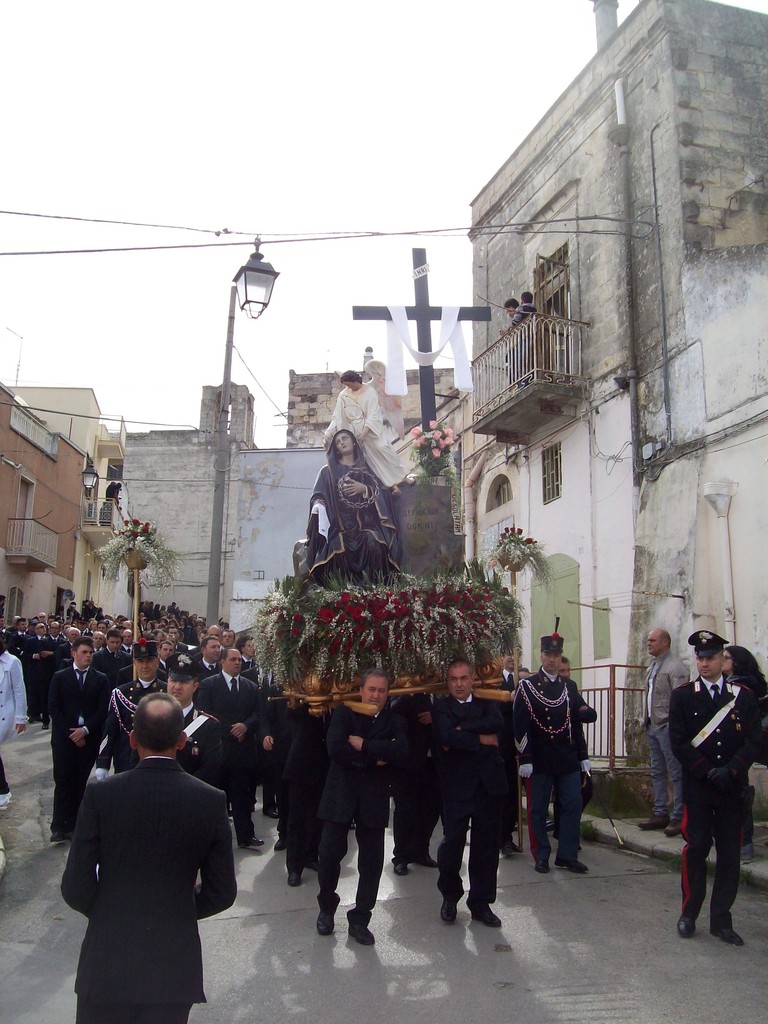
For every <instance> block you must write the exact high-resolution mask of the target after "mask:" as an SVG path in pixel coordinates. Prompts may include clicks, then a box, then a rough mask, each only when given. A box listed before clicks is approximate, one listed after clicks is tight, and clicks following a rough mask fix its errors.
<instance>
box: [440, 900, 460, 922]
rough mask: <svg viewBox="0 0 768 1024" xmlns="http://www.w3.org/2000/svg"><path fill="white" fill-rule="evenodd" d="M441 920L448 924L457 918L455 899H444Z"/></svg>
mask: <svg viewBox="0 0 768 1024" xmlns="http://www.w3.org/2000/svg"><path fill="white" fill-rule="evenodd" d="M440 920H441V921H445V923H446V924H453V922H454V921H455V920H456V904H455V902H454V901H453V900H449V899H444V900H443V905H442V907H440Z"/></svg>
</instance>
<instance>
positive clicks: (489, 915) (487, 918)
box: [472, 905, 501, 928]
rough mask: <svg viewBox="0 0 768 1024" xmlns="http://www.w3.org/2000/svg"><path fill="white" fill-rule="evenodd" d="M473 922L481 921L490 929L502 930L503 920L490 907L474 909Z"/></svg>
mask: <svg viewBox="0 0 768 1024" xmlns="http://www.w3.org/2000/svg"><path fill="white" fill-rule="evenodd" d="M472 920H473V921H480V922H482V924H485V925H488V927H489V928H501V918H499V917H497V916H496V915H495V914H494V912H493V911H492V910H491V908H490V907H489V906H487V905H486V906H484V907H483V906H480V907H472Z"/></svg>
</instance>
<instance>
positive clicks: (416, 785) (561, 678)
mask: <svg viewBox="0 0 768 1024" xmlns="http://www.w3.org/2000/svg"><path fill="white" fill-rule="evenodd" d="M43 618H44V617H42V616H40V617H38V619H37V621H34V622H32V623H26V622H23V621H22V622H17V623H15V624H14V626H15V629H14V630H13V631H11V630H9V631H7V632H5V633H4V634H2V635H0V639H2V640H3V643H4V646H7V647H8V650H9V651H11V650H12V646H11V645H12V644H13V645H14V648H15V650H17V651H19V654H20V658H21V664H22V665H23V667H24V679H25V685H26V688H27V695H28V700H29V720H30V722H38V721H39V722H40V723H41V725H42V728H43V729H47V728H50V730H51V750H52V760H53V778H54V784H55V789H54V804H53V817H52V821H51V842H53V843H62V842H65V841H68V840H70V841H73V847H72V850H71V852H70V865H71V867H68V872H69V874H70V875H71V876H72V877H75V876H77V874H78V871H79V870H80V869H79V867H78V866H77V865H76V864H72V859H73V857H75V858H76V857H77V856H79V854H78V851H80V850H82V849H83V841H84V837H83V835H82V831H83V829H84V828H85V826H84V825H83V821H84V819H85V816H86V815H85V812H81V813H80V815H79V816H78V812H79V811H80V808H81V806H83V801H84V799H85V804H86V806H87V805H88V801H89V800H90V801H91V803H93V800H98V798H97V797H93V799H91V797H88V798H87V799H86V793H87V792H88V793H90V792H91V790H92V789H93V788H94V787H95V788H96V789H97V790H98V787H99V786H101V785H106V787H107V788H106V790H105V792H107V793H114V794H117V793H118V789H117V787H115V786H113V785H112V783H111V782H110V783H105V781H104V780H106V779H107V778H108V777H109V776H110V773H114V775H115V776H122V775H126V774H132V773H133V772H134V771H135V769H136V768H137V767H140V766H143V767H151V764H144V760H145V759H146V758H149V761H153V760H155V759H156V758H169V757H171V756H172V757H173V758H174V759H175V761H176V762H177V766H179V767H180V768H181V769H183V772H184V773H185V774H186V775H188V776H193V777H196V778H197V779H198V780H201V781H202V782H205V783H207V784H208V785H209V786H210V787H215V788H217V789H218V790H220V791H222V792H223V794H224V798H225V801H224V806H225V807H226V810H227V812H228V815H229V817H230V818H231V820H232V826H233V828H234V832H235V838H236V843H237V848H238V849H239V850H242V851H244V852H249V851H251V852H256V853H261V852H262V848H263V847H264V845H265V844H264V840H263V839H261V838H259V837H258V836H257V834H256V829H255V826H254V811H255V808H256V790H257V786H259V785H261V786H262V813H263V815H265V816H267V817H269V818H273V819H275V820H276V822H277V841H276V843H275V847H274V849H275V850H276V851H278V852H279V851H285V854H286V870H287V881H288V885H290V886H298V885H301V884H302V880H303V874H304V872H305V871H307V870H309V871H314V872H317V877H318V905H319V914H318V918H317V931H318V933H319V934H320V935H330V934H331V933H333V931H334V929H335V911H336V909H337V906H338V904H339V895H338V893H337V891H336V890H337V885H338V880H339V875H340V868H341V864H342V861H343V860H344V858H345V856H346V854H347V850H348V841H349V837H350V835H351V834H352V833H353V832H354V835H355V838H356V841H357V845H358V862H357V863H358V875H359V881H358V886H357V893H356V898H355V903H354V905H353V906H352V907H351V908H350V909H349V911H348V912H347V919H348V928H349V934H350V936H351V937H352V938H353V939H354V940H355V941H357V942H359V943H360V944H362V945H371V944H373V943H374V942H375V938H374V935H373V933H372V932H371V930H370V928H369V924H370V921H371V916H372V913H373V911H374V908H375V905H376V899H377V894H378V887H379V881H380V877H381V873H382V870H383V866H384V848H385V844H384V834H385V829H386V827H387V825H388V822H389V808H390V797H392V798H393V802H394V817H393V833H394V850H393V858H392V860H393V865H394V867H393V870H394V872H395V874H397V875H407V874H408V873H409V870H410V866H411V865H418V866H422V867H425V868H433V869H437V876H436V884H437V889H438V890H439V893H440V895H441V897H442V903H441V906H440V911H439V913H440V917H441V919H442V921H443V922H445V924H447V925H452V924H454V923H455V922H456V920H457V916H458V904H459V902H460V900H461V898H462V897H463V895H464V893H465V891H466V893H467V898H466V904H467V908H468V910H469V912H470V915H471V917H472V919H473V920H475V921H478V922H480V923H482V924H484V925H486V926H488V927H492V928H497V927H500V926H501V921H500V919H499V917H498V916H497V915H496V914H495V913H494V911H493V909H492V906H493V904H494V902H495V900H496V878H497V872H498V863H499V857H500V855H502V856H512V855H514V854H516V853H519V852H520V847H519V845H518V843H517V842H516V841H515V834H516V830H517V828H518V824H519V822H518V787H523V788H524V789H525V792H526V796H527V801H526V803H527V808H528V814H527V819H528V835H529V847H530V851H531V855H532V860H533V866H534V868H535V870H536V871H537V872H539V873H541V874H547V873H549V871H550V859H551V853H552V843H551V840H550V833H552V834H553V835H554V837H555V838H556V839H557V844H558V845H557V850H556V853H555V857H554V865H555V867H558V868H562V869H564V870H568V871H571V872H573V873H575V874H584V873H586V872H587V871H588V867H587V865H586V864H584V863H583V862H582V861H581V860H580V859H579V850H580V827H579V826H580V819H581V814H582V809H583V806H584V802H585V793H586V792H588V789H589V786H588V783H589V780H590V776H591V764H590V761H589V758H588V752H587V744H586V741H585V734H584V726H585V725H587V724H589V723H593V722H594V721H595V720H596V717H597V716H596V713H595V711H594V710H593V709H592V708H591V707H589V705H588V704H587V703H586V701H585V700H584V698H583V696H582V695H581V693H580V692H579V689H578V687H577V686H576V684H575V683H574V681H573V680H572V679H571V678H570V663H569V662H568V659H567V658H566V657H565V656H564V653H563V642H564V641H563V638H562V637H561V636H560V635H559V634H558V632H557V629H555V631H554V632H553V633H551V634H548V635H545V636H543V637H542V638H541V644H540V667H539V669H538V670H537V671H536V672H533V673H531V672H530V671H529V670H527V669H525V668H522V669H519V670H518V678H517V679H515V678H514V674H513V672H512V659H511V658H509V659H505V664H504V676H503V681H502V686H501V689H502V691H508V692H509V693H510V696H511V697H512V698H513V699H510V700H508V701H503V700H499V701H497V700H489V699H484V698H481V697H479V696H477V695H476V694H475V693H473V684H474V682H475V669H474V666H473V665H472V664H471V662H470V661H468V660H466V659H463V658H457V659H455V660H454V661H452V662H451V663H450V664H449V665H447V666H446V676H445V686H446V689H447V695H445V696H437V695H434V694H429V693H421V694H412V695H402V696H398V697H396V698H394V699H390V697H389V689H390V682H391V681H390V679H389V678H388V676H387V673H386V672H385V671H384V670H383V669H381V668H374V669H370V670H368V671H367V672H366V673H364V675H363V677H362V679H361V682H360V698H361V700H360V703H359V705H357V706H355V705H350V704H347V705H343V706H340V707H338V708H336V709H335V710H334V711H333V712H332V713H331V714H327V715H319V716H318V715H313V714H310V712H309V710H308V708H307V706H306V705H302V704H298V705H297V706H291V704H290V703H289V702H288V701H287V700H285V699H283V695H282V693H281V690H280V687H279V686H277V685H275V683H274V681H273V679H272V677H271V675H270V674H268V673H262V672H260V670H259V668H258V667H257V666H256V665H255V664H254V645H253V640H252V638H251V637H250V636H248V635H244V636H241V637H240V638H239V639H237V640H236V638H235V634H234V632H233V631H231V630H229V629H227V628H225V627H222V626H219V625H214V626H211V627H210V628H209V629H206V630H205V631H204V632H202V634H200V635H199V636H198V640H199V643H198V645H197V646H192V645H189V644H187V643H185V642H184V640H183V639H182V638H181V637H182V634H181V631H180V630H179V628H178V624H176V623H174V622H173V621H171V622H167V623H163V624H162V625H161V626H157V627H156V628H154V629H153V630H152V631H148V633H149V635H143V634H142V635H141V636H140V637H139V638H138V639H137V640H135V639H134V636H133V630H132V628H131V626H130V624H126V622H121V623H117V622H115V623H114V624H110V623H109V622H106V621H105V622H104V625H105V627H106V628H105V629H104V630H99V629H98V628H97V629H96V630H91V629H90V628H89V627H90V623H88V624H86V625H85V628H83V629H81V628H80V627H79V626H76V625H70V626H62V624H61V623H60V622H59V621H58V620H51V621H47V622H46V621H43ZM99 625H100V623H99V622H98V621H97V622H96V626H97V627H98V626H99ZM22 626H23V627H24V629H23V630H22ZM99 633H103V637H102V636H97V634H99ZM689 643H690V644H691V646H692V647H693V651H694V655H695V660H696V667H697V670H698V675H697V678H696V679H694V680H693V681H689V678H688V673H687V672H686V671H685V669H684V666H682V663H681V662H680V661H679V659H676V658H674V657H673V656H672V655H671V652H670V637H669V634H668V633H667V632H666V631H665V630H663V629H655V630H653V631H652V632H651V634H650V635H649V638H648V649H649V653H650V654H651V665H650V668H649V670H648V673H647V677H646V698H645V700H646V704H645V707H646V712H647V714H646V728H647V732H648V738H649V745H650V751H651V767H652V776H653V783H654V787H653V792H654V800H653V808H652V815H651V817H650V819H649V820H648V821H647V822H644V823H643V824H642V825H641V826H640V827H641V828H647V829H654V828H663V829H665V831H666V833H667V835H668V836H670V837H674V836H676V835H678V834H679V833H681V832H682V834H683V837H684V838H685V840H686V846H685V849H684V851H683V872H682V889H683V905H682V913H681V916H680V918H679V922H678V933H679V935H680V936H681V937H682V938H690V937H691V936H692V935H693V934H694V932H695V930H696V919H697V917H698V914H699V912H700V911H701V908H702V905H703V901H704V897H705V889H706V857H707V854H708V852H709V849H710V847H711V845H712V842H713V841H714V842H715V844H716V846H717V853H718V868H717V873H716V876H715V882H714V886H713V892H712V898H711V907H710V931H711V932H712V934H713V935H715V936H717V937H718V938H720V939H721V940H722V941H724V942H727V943H729V944H731V945H741V944H742V939H741V937H740V936H739V935H738V934H737V933H736V932H735V931H734V930H733V926H732V921H731V906H732V904H733V902H734V900H735V897H736V890H737V887H738V873H739V855H740V843H741V836H742V828H743V825H744V791H745V788H746V787H747V783H748V778H747V772H748V770H749V767H750V765H751V764H752V762H753V761H754V760H755V759H756V758H757V757H758V756H759V748H760V743H761V737H762V730H761V723H760V713H759V710H758V699H760V698H764V696H765V689H766V687H765V680H764V679H763V677H762V675H761V673H760V672H759V669H757V665H756V662H754V658H752V662H748V663H747V664H748V667H749V669H750V671H751V672H752V673H753V675H754V673H755V672H756V673H757V676H759V679H757V678H752V680H751V682H749V681H745V677H744V676H739V675H738V673H737V672H735V671H731V672H729V674H728V675H727V678H726V676H724V673H723V661H724V657H728V658H730V659H731V662H730V664H731V665H732V666H736V667H738V664H740V662H739V661H738V659H740V658H741V659H742V660H743V657H742V652H744V649H742V648H737V647H728V646H727V645H726V641H725V640H723V639H722V638H721V637H719V636H717V635H716V634H714V633H710V632H707V631H697V632H696V633H694V634H692V635H691V637H690V638H689ZM728 652H731V653H730V654H729V653H728ZM745 653H746V654H747V655H748V654H749V652H745ZM750 657H751V655H750ZM158 698H161V702H163V706H162V707H160V705H157V708H156V709H155V711H153V714H154V715H158V716H161V717H162V716H171V718H173V722H174V723H175V725H170V726H169V729H170V733H173V731H174V729H176V728H177V726H178V729H177V731H176V733H175V734H174V736H172V737H171V739H173V743H172V744H170V745H169V743H166V747H165V748H164V749H165V750H166V753H165V754H158V753H150V754H147V753H146V749H150V750H152V749H154V750H156V749H157V747H156V746H155V747H152V743H155V744H157V743H159V742H160V740H158V739H157V738H155V739H154V740H152V739H151V736H150V740H147V739H146V735H149V734H151V732H152V730H151V729H149V733H147V734H146V735H145V742H144V744H143V746H144V748H145V753H144V755H142V753H141V748H142V744H141V743H139V744H138V745H137V740H136V723H137V721H138V717H137V716H138V713H139V710H140V708H142V707H144V705H145V704H147V703H148V702H152V701H155V703H157V699H158ZM153 706H154V705H153ZM174 708H175V709H176V711H177V712H178V715H176V711H173V709H174ZM169 709H170V710H169ZM174 715H176V717H175V718H174V717H173V716H174ZM169 721H170V719H169ZM170 733H169V732H168V731H167V730H166V731H165V732H164V733H163V736H164V737H165V740H168V736H169V735H170ZM148 744H149V746H148ZM168 749H171V750H172V755H170V754H168V753H167V750H168ZM94 767H95V769H96V771H95V780H96V781H95V782H94V783H93V784H92V785H91V786H88V785H87V784H88V782H89V779H90V776H91V772H92V771H93V769H94ZM145 782H146V780H145ZM142 784H144V783H142ZM669 784H671V789H672V807H671V811H670V809H669V804H668V795H669V788H668V787H669ZM138 785H139V784H138V783H137V787H138ZM119 792H123V790H122V789H120V791H119ZM126 792H129V790H126ZM192 792H193V793H194V790H193V791H192ZM550 804H552V806H553V807H554V811H555V813H554V816H553V819H550V817H549V807H550ZM87 813H88V815H89V816H90V815H92V814H93V813H94V809H93V808H90V809H89V811H88V812H87ZM438 821H441V823H442V836H441V839H440V841H439V844H438V848H437V851H436V852H437V857H436V859H434V858H433V857H432V855H431V852H430V846H431V841H432V838H433V835H434V832H435V830H436V828H437V823H438ZM214 832H215V830H214ZM468 835H469V860H468V879H467V883H468V884H467V886H465V882H464V880H463V878H462V863H463V857H464V851H465V845H466V843H467V836H468ZM219 840H220V834H219V839H217V840H216V842H219ZM211 841H212V842H213V841H214V840H213V839H212V840H211ZM218 856H219V854H217V857H218ZM80 883H82V884H84V883H83V880H82V878H81V879H80ZM227 886H229V882H227ZM66 895H67V893H66V892H65V896H66ZM67 898H69V897H67ZM227 898H229V895H227ZM232 898H234V897H232ZM73 899H74V900H76V902H73V906H77V907H78V909H80V906H81V902H82V901H81V899H80V897H79V896H74V897H73ZM227 905H229V904H227ZM182 1002H186V997H185V999H184V1000H182ZM187 1010H188V1008H187ZM87 1019H88V1018H87V1017H85V1016H84V1017H83V1020H87ZM179 1019H182V1018H181V1017H180V1018H179ZM184 1019H185V1018H184Z"/></svg>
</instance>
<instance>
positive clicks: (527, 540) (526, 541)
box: [525, 537, 536, 544]
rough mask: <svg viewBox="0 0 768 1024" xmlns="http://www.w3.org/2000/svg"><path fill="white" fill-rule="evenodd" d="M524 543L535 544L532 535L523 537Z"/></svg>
mask: <svg viewBox="0 0 768 1024" xmlns="http://www.w3.org/2000/svg"><path fill="white" fill-rule="evenodd" d="M525 543H526V544H535V543H536V541H535V540H534V539H533V537H526V538H525Z"/></svg>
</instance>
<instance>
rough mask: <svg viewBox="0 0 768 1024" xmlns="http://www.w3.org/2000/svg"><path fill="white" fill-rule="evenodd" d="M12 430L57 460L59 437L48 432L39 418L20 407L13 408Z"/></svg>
mask: <svg viewBox="0 0 768 1024" xmlns="http://www.w3.org/2000/svg"><path fill="white" fill-rule="evenodd" d="M11 430H15V431H16V433H17V434H21V436H22V437H26V439H27V440H28V441H31V442H32V444H33V445H35V446H36V447H37V448H40V449H41V450H42V451H44V452H45V454H46V455H50V457H51V458H52V459H55V458H56V454H57V452H58V449H59V435H58V434H52V433H51V432H50V430H46V428H45V427H44V426H43V424H42V423H41V422H40V420H38V419H37V417H35V416H33V415H32V413H31V412H27V411H26V409H23V408H22V407H21V406H20V405H14V406H12V407H11Z"/></svg>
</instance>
